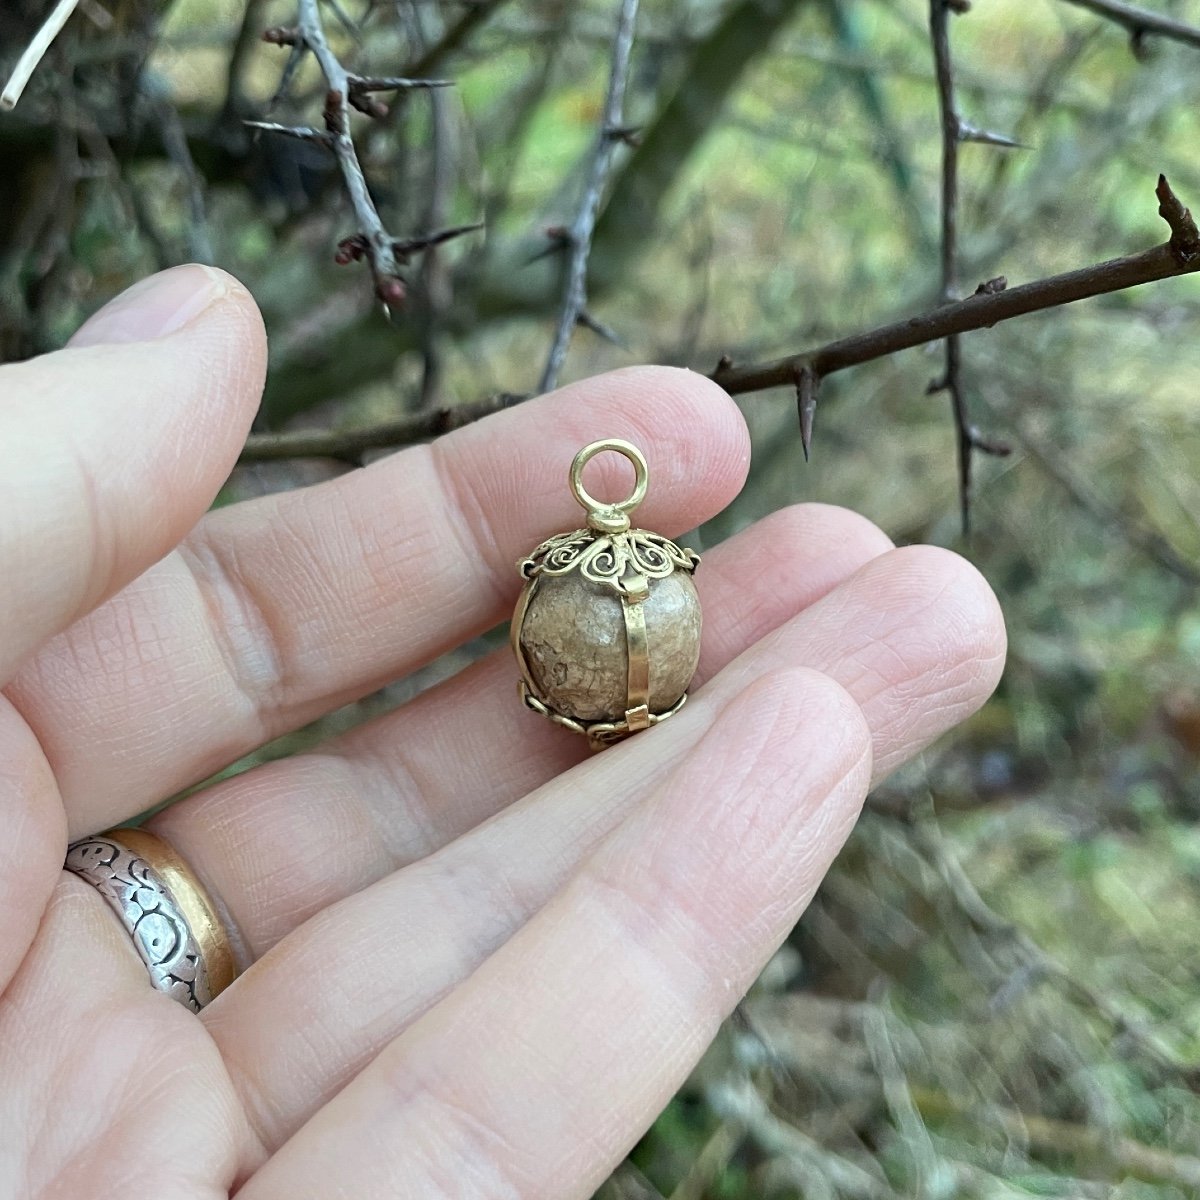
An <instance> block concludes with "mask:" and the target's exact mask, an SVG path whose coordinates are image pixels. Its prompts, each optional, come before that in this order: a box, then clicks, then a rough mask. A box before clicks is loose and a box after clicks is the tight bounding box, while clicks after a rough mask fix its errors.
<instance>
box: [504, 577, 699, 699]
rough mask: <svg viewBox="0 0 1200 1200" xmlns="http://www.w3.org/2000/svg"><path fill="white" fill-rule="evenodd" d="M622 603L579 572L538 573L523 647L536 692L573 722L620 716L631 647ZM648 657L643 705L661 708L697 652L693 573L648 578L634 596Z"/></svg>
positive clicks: (678, 690)
mask: <svg viewBox="0 0 1200 1200" xmlns="http://www.w3.org/2000/svg"><path fill="white" fill-rule="evenodd" d="M625 603H626V602H625V601H624V600H622V598H621V596H620V594H619V593H618V592H617V591H615V590H614V589H613V588H612V587H610V586H609V585H607V584H597V583H593V582H591V580H589V579H586V578H584V577H583V575H582V574H579V573H572V574H569V575H559V576H543V577H541V578H539V579H538V580H537V583H536V588H535V590H534V593H533V596H532V598H531V599H530V601H529V604H528V606H527V607H526V609H525V615H524V620H523V621H522V622H521V629H520V634H519V637H520V645H521V650H522V652H523V653H524V655H525V662H526V664H527V666H528V669H529V674H530V676H531V678H532V681H533V684H534V691H535V694H536V695H537V698H538V699H539V700H541V701H542V702H543V703H544V704H546V705H547V706H548V707H550V708H552V709H553V710H554V711H555V712H557V713H561V714H562V715H563V716H567V717H571V718H573V719H574V720H576V721H581V722H589V721H619V720H621V719H622V718H623V717H624V716H625V710H626V707H627V686H628V678H629V648H628V645H627V639H626V633H625V615H624V612H623V608H624V605H625ZM638 603H640V604H641V606H642V613H643V617H644V620H645V623H646V644H647V651H648V657H649V660H650V693H649V700H648V707H649V709H650V711H651V712H653V713H661V712H666V711H667V710H668V709H670V708H672V707H674V705H675V704H677V703H678V701H679V698H680V697H681V696H682V695H683V694H684V692H686V691H687V688H688V684H690V683H691V681H692V676H693V675H695V673H696V664H697V662H698V661H699V658H700V597H699V596H697V594H696V585H695V584H694V583H693V582H692V579H691V576H690V575H688V574H687V573H686V572H683V571H676V572H674V573H673V574H671V575H668V576H667V577H666V578H665V579H651V580H650V581H649V591H648V593H647V595H646V598H645V599H644V600H641V601H638Z"/></svg>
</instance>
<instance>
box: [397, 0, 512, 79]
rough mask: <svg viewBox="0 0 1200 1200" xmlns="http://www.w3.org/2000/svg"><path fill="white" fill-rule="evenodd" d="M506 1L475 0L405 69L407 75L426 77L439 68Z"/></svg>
mask: <svg viewBox="0 0 1200 1200" xmlns="http://www.w3.org/2000/svg"><path fill="white" fill-rule="evenodd" d="M504 2H505V0H474V2H473V3H471V4H468V5H467V9H466V11H465V12H464V13H463V14H462V16H461V17H459V18H458V20H457V21H456V22H455V23H454V24H453V25H451V26H450V27H449V28H448V29H447V30H446V32H445V33H444V34H442V36H441V37H440V38H439V39H438V40H437V41H436V42H434V44H433V45H432V46H429V47H428V48H426V49H423V50H422V51H421V53H420V54H418V55H417V56H416V57H415V58H414V59H413V60H412V61H411V62H409V63H407V64H406V65H405V68H404V74H406V75H415V76H420V75H425V74H428V72H430V71H432V70H433V68H434V67H436V66H438V65H439V64H440V63H441V62H442V60H443V59H445V58H446V56H447V55H449V54H452V53H453V52H454V51H455V50H457V49H458V48H459V46H461V45H462V44H463V42H465V41H466V40H467V38H468V37H470V36H471V34H472V33H473V32H474V31H475V28H476V27H477V26H479V25H482V24H483V22H484V21H486V20H487V19H488V18H489V17H490V16H491V15H492V14H493V13H494V12H495V11H496V9H498V8H499V7H500V5H501V4H503V3H504Z"/></svg>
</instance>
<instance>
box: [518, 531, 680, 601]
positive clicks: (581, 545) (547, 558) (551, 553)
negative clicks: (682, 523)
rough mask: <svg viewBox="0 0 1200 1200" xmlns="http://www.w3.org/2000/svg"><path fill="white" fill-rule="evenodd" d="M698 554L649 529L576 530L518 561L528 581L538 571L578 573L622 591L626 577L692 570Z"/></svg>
mask: <svg viewBox="0 0 1200 1200" xmlns="http://www.w3.org/2000/svg"><path fill="white" fill-rule="evenodd" d="M699 562H700V556H699V555H698V554H696V552H695V551H693V550H688V549H685V548H684V547H682V546H679V545H677V544H676V543H675V542H673V541H671V539H670V538H665V537H663V536H662V535H661V534H658V533H652V532H650V530H648V529H630V530H628V531H627V532H625V533H614V534H601V533H596V532H594V531H593V530H591V529H573V530H571V531H570V532H569V533H560V534H557V535H556V536H554V537H552V538H547V540H546V541H544V542H543V543H542V544H541V545H540V546H538V547H537V549H536V550H534V551H533V553H532V554H530V555H529V557H528V558H524V559H522V560H521V562H520V563H519V564H518V566H519V569H520V572H521V574H522V575H523V576H524V577H525V578H526V579H533V578H535V577H536V576H538V575H551V576H553V575H566V574H568V573H569V572H571V571H576V570H577V571H579V572H580V574H581V575H583V577H584V578H585V579H589V580H591V581H592V582H593V583H599V584H606V585H608V586H609V587H612V588H614V589H615V590H617V591H622V590H624V587H623V583H622V581H623V580H624V579H626V578H627V577H629V576H631V575H633V576H639V575H640V576H642V577H643V578H644V579H665V578H666V577H667V576H668V575H670V574H672V573H673V572H675V571H688V572H689V573H690V572H692V571H694V570H695V569H696V567H697V565H698V564H699Z"/></svg>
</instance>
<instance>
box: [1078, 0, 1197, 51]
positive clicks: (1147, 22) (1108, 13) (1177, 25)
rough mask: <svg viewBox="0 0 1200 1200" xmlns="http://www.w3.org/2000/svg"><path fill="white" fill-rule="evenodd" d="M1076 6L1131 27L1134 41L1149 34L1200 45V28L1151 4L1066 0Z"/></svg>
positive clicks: (1113, 0)
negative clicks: (1161, 11)
mask: <svg viewBox="0 0 1200 1200" xmlns="http://www.w3.org/2000/svg"><path fill="white" fill-rule="evenodd" d="M1064 2H1065V3H1067V4H1074V5H1075V6H1076V7H1077V8H1086V9H1087V10H1088V11H1089V12H1093V13H1095V14H1096V15H1097V16H1098V17H1103V18H1104V19H1105V20H1107V21H1114V22H1116V24H1118V25H1122V26H1124V28H1126V29H1127V30H1129V36H1130V37H1131V38H1133V41H1134V45H1135V46H1136V45H1137V43H1138V42H1140V41H1141V39H1142V38H1144V37H1145V36H1146V35H1147V34H1153V35H1154V36H1156V37H1165V38H1170V39H1171V40H1172V41H1176V42H1183V43H1184V44H1185V45H1188V46H1198V47H1200V28H1197V27H1196V26H1195V25H1188V24H1186V23H1185V22H1183V21H1176V20H1175V19H1174V18H1173V17H1168V16H1165V15H1164V14H1162V13H1156V12H1153V11H1151V10H1150V9H1148V8H1138V7H1137V5H1135V4H1125V3H1123V2H1122V0H1064Z"/></svg>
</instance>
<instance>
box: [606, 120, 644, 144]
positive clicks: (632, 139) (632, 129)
mask: <svg viewBox="0 0 1200 1200" xmlns="http://www.w3.org/2000/svg"><path fill="white" fill-rule="evenodd" d="M604 136H605V137H606V138H608V139H610V140H611V141H614V142H624V143H625V145H626V146H630V147H632V148H633V149H635V150H636V149H637V147H638V146H640V145H641V144H642V127H641V126H640V125H613V126H611V127H610V128H608V129H606V130H605V131H604Z"/></svg>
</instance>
